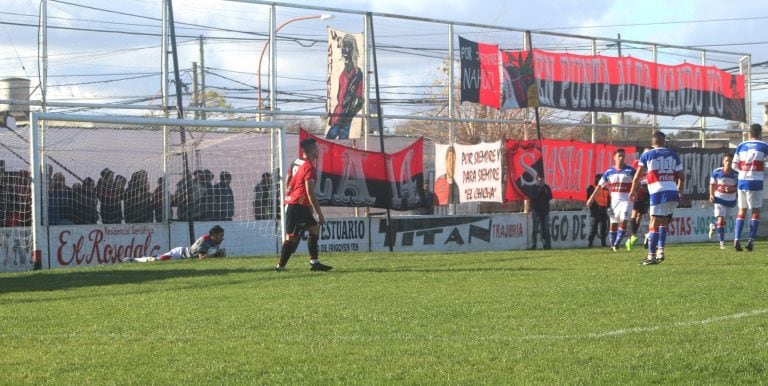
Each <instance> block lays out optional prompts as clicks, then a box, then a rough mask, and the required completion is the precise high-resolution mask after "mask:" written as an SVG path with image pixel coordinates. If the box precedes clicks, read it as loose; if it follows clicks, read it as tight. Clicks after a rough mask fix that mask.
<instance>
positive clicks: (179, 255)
mask: <svg viewBox="0 0 768 386" xmlns="http://www.w3.org/2000/svg"><path fill="white" fill-rule="evenodd" d="M186 250H187V247H176V248H173V249H171V250H170V251H168V252H165V253H163V254H162V255H160V256H158V257H157V258H158V259H162V258H163V257H166V256H167V257H170V259H168V258H167V257H166V258H165V259H163V260H176V259H186V258H187V251H186Z"/></svg>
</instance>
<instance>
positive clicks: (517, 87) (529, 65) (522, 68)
mask: <svg viewBox="0 0 768 386" xmlns="http://www.w3.org/2000/svg"><path fill="white" fill-rule="evenodd" d="M501 68H502V71H501V76H502V83H501V84H502V101H501V109H502V110H508V109H517V108H521V107H536V106H538V105H539V101H538V99H537V97H536V78H535V77H534V76H533V52H531V51H501Z"/></svg>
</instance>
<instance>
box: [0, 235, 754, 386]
mask: <svg viewBox="0 0 768 386" xmlns="http://www.w3.org/2000/svg"><path fill="white" fill-rule="evenodd" d="M764 245H765V244H763V243H762V242H758V244H757V246H756V251H755V252H752V253H749V252H741V253H736V252H734V251H733V250H732V249H728V250H725V251H721V250H719V249H718V247H717V245H716V244H715V243H707V244H703V243H701V244H688V245H669V246H668V248H667V260H666V261H665V262H664V263H662V264H660V265H657V266H648V267H643V266H641V265H640V264H639V263H640V261H641V260H642V259H643V258H644V253H643V251H642V250H636V251H632V252H627V251H624V250H622V251H620V252H611V251H609V250H607V249H571V250H552V251H509V252H484V253H419V254H412V253H360V254H326V255H323V256H321V260H322V261H323V262H324V263H327V264H330V265H333V266H334V267H335V269H334V270H333V271H332V272H327V273H325V272H310V271H309V268H308V262H307V259H306V250H305V249H304V248H301V249H300V251H299V252H298V253H297V254H296V256H294V257H293V258H292V259H291V261H290V263H289V265H288V270H287V271H285V272H280V273H276V272H274V271H273V266H274V263H275V257H269V258H266V257H257V258H227V259H211V260H203V261H177V262H156V263H148V264H140V263H134V264H122V265H115V266H103V267H92V268H85V269H66V270H63V269H62V270H50V271H42V272H25V273H4V274H0V384H180V383H183V384H200V383H203V384H254V383H256V384H339V383H343V384H530V383H544V384H564V383H567V384H584V383H589V384H595V383H597V384H653V383H675V384H678V383H685V384H704V383H707V384H710V383H715V384H758V383H763V382H765V380H766V379H768V378H767V377H768V280H766V278H768V257H766V254H765V251H766V250H767V249H764V248H768V247H766V246H764Z"/></svg>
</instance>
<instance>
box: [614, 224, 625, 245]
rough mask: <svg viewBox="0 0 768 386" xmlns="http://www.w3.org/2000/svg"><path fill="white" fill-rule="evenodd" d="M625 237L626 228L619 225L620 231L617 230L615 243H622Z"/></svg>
mask: <svg viewBox="0 0 768 386" xmlns="http://www.w3.org/2000/svg"><path fill="white" fill-rule="evenodd" d="M623 238H624V228H622V227H619V231H618V232H616V243H614V244H613V245H621V239H623Z"/></svg>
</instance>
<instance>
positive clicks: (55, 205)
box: [48, 173, 75, 225]
mask: <svg viewBox="0 0 768 386" xmlns="http://www.w3.org/2000/svg"><path fill="white" fill-rule="evenodd" d="M74 206H75V200H74V197H73V194H72V188H70V187H69V186H67V184H66V179H65V178H64V175H63V174H61V173H54V174H53V177H52V179H51V185H50V186H49V187H48V224H49V225H72V224H74V223H75V221H74V215H75V207H74Z"/></svg>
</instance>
